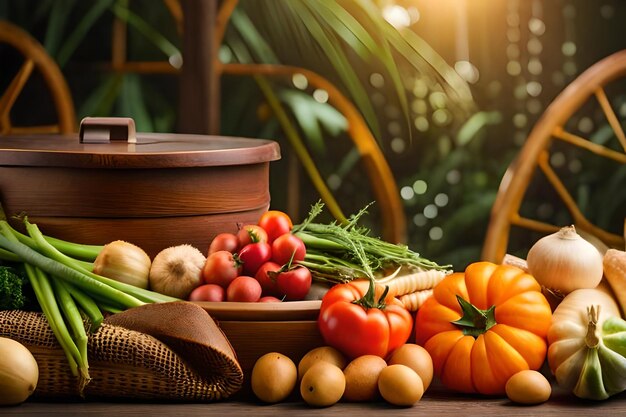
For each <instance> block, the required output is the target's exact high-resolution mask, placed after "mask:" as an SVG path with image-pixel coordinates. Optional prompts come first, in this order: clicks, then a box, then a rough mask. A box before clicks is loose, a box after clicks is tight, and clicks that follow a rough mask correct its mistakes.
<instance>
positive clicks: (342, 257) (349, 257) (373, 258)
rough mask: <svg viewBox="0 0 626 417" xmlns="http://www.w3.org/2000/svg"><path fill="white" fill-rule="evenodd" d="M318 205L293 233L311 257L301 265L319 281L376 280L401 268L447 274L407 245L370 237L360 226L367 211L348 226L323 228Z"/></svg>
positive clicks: (320, 208) (314, 206)
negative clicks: (319, 218)
mask: <svg viewBox="0 0 626 417" xmlns="http://www.w3.org/2000/svg"><path fill="white" fill-rule="evenodd" d="M322 207H323V204H322V203H321V202H318V203H316V204H315V205H313V207H312V208H311V211H310V212H309V216H308V217H307V218H306V219H305V220H304V221H303V222H302V223H301V224H299V225H295V226H294V227H293V230H292V233H294V234H295V235H296V236H298V237H299V238H300V239H302V241H303V242H304V244H305V246H306V249H307V253H306V256H305V258H304V261H302V262H300V264H302V265H304V266H306V267H307V268H309V270H310V271H311V274H312V275H313V277H314V278H315V279H318V280H321V281H331V282H346V281H350V280H352V279H355V278H372V277H374V278H376V277H377V276H381V275H385V273H386V272H387V271H389V270H396V269H398V268H399V267H406V268H409V269H411V268H414V269H417V268H419V269H422V270H423V269H436V270H446V269H449V268H450V266H449V265H446V266H441V265H438V264H437V263H435V262H433V261H430V260H428V259H425V258H423V257H421V256H420V255H419V254H418V253H416V252H413V251H412V250H410V249H409V247H408V246H406V245H400V244H393V243H389V242H386V241H383V240H381V239H379V238H376V237H372V236H370V230H369V229H367V228H365V227H362V226H358V224H357V223H358V220H359V219H360V217H361V216H362V215H363V214H365V213H366V212H367V211H366V210H367V207H365V208H364V209H362V210H360V211H359V212H358V213H357V214H355V215H352V216H351V217H350V218H349V219H348V222H347V223H345V224H337V223H330V224H320V223H314V222H313V220H314V219H315V217H317V215H319V214H320V213H321V211H322Z"/></svg>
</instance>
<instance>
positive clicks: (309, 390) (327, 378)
mask: <svg viewBox="0 0 626 417" xmlns="http://www.w3.org/2000/svg"><path fill="white" fill-rule="evenodd" d="M345 389H346V378H345V376H344V375H343V371H342V370H341V369H340V368H339V367H337V366H335V365H333V364H332V363H330V362H326V361H319V362H317V363H315V364H314V365H313V366H311V367H310V368H309V370H308V371H306V373H305V374H304V376H303V377H302V382H301V383H300V395H302V399H303V400H304V401H305V402H306V403H307V404H308V405H312V406H315V407H328V406H330V405H333V404H335V403H336V402H337V401H339V400H340V399H341V397H342V396H343V393H344V390H345Z"/></svg>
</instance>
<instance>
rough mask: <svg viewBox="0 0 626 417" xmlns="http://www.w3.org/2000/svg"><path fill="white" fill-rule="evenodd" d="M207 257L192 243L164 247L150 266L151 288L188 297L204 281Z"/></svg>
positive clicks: (172, 294) (166, 293) (162, 292)
mask: <svg viewBox="0 0 626 417" xmlns="http://www.w3.org/2000/svg"><path fill="white" fill-rule="evenodd" d="M205 262H206V258H205V257H204V255H203V254H202V252H200V251H199V250H198V249H197V248H195V247H193V246H191V245H178V246H172V247H169V248H167V249H163V250H162V251H161V252H159V253H158V254H157V256H155V257H154V260H153V261H152V267H151V268H150V289H151V290H153V291H156V292H159V293H161V294H165V295H169V296H171V297H177V298H181V299H187V297H189V294H190V293H191V291H193V289H194V288H196V287H197V286H199V285H200V284H201V283H202V267H203V266H204V263H205Z"/></svg>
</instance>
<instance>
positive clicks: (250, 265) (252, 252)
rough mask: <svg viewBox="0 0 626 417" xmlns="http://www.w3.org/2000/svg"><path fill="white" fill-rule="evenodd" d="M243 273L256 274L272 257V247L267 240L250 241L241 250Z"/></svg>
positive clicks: (240, 258)
mask: <svg viewBox="0 0 626 417" xmlns="http://www.w3.org/2000/svg"><path fill="white" fill-rule="evenodd" d="M238 255H239V260H240V261H241V262H243V273H244V274H246V275H251V276H254V275H256V272H257V271H258V270H259V268H260V267H261V265H263V264H264V263H265V262H267V261H269V260H270V259H271V258H272V248H271V246H270V245H269V244H268V243H266V242H257V243H249V244H247V245H246V246H244V247H243V248H241V250H240V251H239V254H238Z"/></svg>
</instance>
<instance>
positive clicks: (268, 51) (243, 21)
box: [230, 9, 279, 64]
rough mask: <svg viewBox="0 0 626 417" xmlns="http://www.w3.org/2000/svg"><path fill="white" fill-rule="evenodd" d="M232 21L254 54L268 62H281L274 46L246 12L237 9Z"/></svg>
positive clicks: (262, 60)
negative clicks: (266, 39) (269, 43)
mask: <svg viewBox="0 0 626 417" xmlns="http://www.w3.org/2000/svg"><path fill="white" fill-rule="evenodd" d="M230 21H231V22H232V24H233V27H235V28H236V29H237V31H238V32H239V34H240V35H241V38H242V39H243V40H244V41H245V42H246V45H247V46H248V48H249V51H250V52H251V55H252V56H254V57H255V58H256V59H258V60H260V61H261V62H263V63H266V64H277V63H278V62H279V61H278V58H277V57H276V54H274V51H272V48H271V47H270V46H269V45H268V44H267V42H265V40H264V39H263V37H262V36H261V35H260V34H259V32H258V31H257V29H256V27H255V26H254V24H253V23H252V21H251V20H250V18H249V17H248V16H247V15H246V14H244V13H242V12H241V11H240V10H238V9H235V10H234V11H233V14H232V16H231V19H230ZM240 62H250V61H240Z"/></svg>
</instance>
